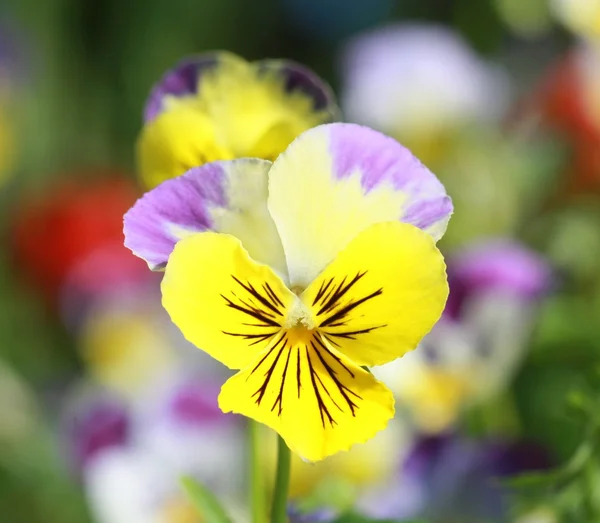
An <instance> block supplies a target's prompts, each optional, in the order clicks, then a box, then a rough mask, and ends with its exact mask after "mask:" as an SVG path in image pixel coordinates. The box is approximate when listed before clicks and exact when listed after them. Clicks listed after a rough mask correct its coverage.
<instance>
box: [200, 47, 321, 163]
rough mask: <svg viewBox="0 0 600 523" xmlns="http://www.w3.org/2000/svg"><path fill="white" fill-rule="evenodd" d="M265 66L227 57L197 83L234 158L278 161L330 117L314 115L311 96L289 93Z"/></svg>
mask: <svg viewBox="0 0 600 523" xmlns="http://www.w3.org/2000/svg"><path fill="white" fill-rule="evenodd" d="M262 64H263V62H257V63H255V64H251V63H249V62H246V61H245V60H242V59H241V58H239V57H237V56H235V55H231V54H229V53H226V54H223V55H221V59H220V61H219V65H218V66H217V67H215V68H214V69H212V70H210V71H207V72H206V73H205V74H203V75H202V76H201V78H200V81H199V83H198V100H199V101H200V102H201V103H202V106H203V107H204V108H205V110H206V111H207V114H208V115H209V116H210V118H211V120H212V121H213V122H215V126H216V132H217V137H218V139H219V140H221V141H222V143H226V144H227V146H228V148H229V149H230V150H231V151H232V153H233V154H234V155H235V157H240V156H252V157H258V158H264V159H274V158H276V157H277V156H278V155H279V153H280V152H282V151H283V150H284V149H285V148H286V147H287V146H288V145H289V144H290V142H291V141H292V140H293V139H294V138H296V136H298V135H299V134H300V133H302V132H303V131H305V130H307V129H310V128H311V127H314V126H315V125H318V124H319V123H322V122H324V121H326V120H327V119H328V118H329V117H330V115H329V114H328V113H326V112H324V111H322V112H318V111H314V109H313V103H314V102H313V100H312V99H311V98H310V97H309V96H308V95H305V94H303V93H301V92H293V93H288V92H287V91H286V88H285V85H284V78H283V77H282V75H281V74H277V73H276V71H272V72H271V71H268V70H264V69H263V70H261V65H262Z"/></svg>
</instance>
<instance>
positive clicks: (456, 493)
mask: <svg viewBox="0 0 600 523" xmlns="http://www.w3.org/2000/svg"><path fill="white" fill-rule="evenodd" d="M550 465H551V459H550V457H549V455H548V454H547V453H546V452H545V450H544V449H543V448H541V447H540V446H538V445H536V444H532V443H529V442H523V441H500V440H486V441H475V440H468V439H463V438H461V437H459V436H457V435H454V434H443V435H438V436H429V437H422V438H419V439H418V440H417V441H416V442H415V445H414V447H413V449H412V451H411V452H409V454H408V456H407V457H406V459H405V461H404V464H403V466H402V474H401V483H400V485H399V487H396V488H395V489H394V490H393V491H389V492H387V493H386V494H385V495H383V496H382V497H380V499H379V500H378V502H377V503H376V504H372V506H371V507H370V509H369V512H370V515H371V516H373V517H391V518H410V517H423V518H426V520H427V521H429V522H432V523H439V522H443V523H480V522H481V521H490V522H492V521H504V518H505V517H506V510H507V502H508V496H509V495H510V492H509V490H508V489H507V488H506V487H505V486H503V484H502V483H501V480H502V479H503V478H507V477H510V476H513V475H515V474H519V473H523V472H527V471H535V470H543V469H546V468H548V467H550ZM407 497H410V498H411V499H407Z"/></svg>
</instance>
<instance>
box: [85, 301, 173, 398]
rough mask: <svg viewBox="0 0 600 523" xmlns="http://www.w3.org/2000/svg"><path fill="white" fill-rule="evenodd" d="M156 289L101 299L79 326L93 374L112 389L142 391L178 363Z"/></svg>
mask: <svg viewBox="0 0 600 523" xmlns="http://www.w3.org/2000/svg"><path fill="white" fill-rule="evenodd" d="M156 298H157V295H156V294H155V293H148V292H146V293H141V294H138V295H134V296H130V297H126V296H123V295H121V294H117V295H116V296H115V297H114V298H113V299H108V300H106V301H103V302H100V303H97V304H96V305H95V306H94V307H93V308H92V309H90V310H89V311H88V314H87V315H86V317H85V319H84V320H83V321H82V322H81V325H80V328H79V331H78V339H79V341H78V345H79V348H80V351H81V356H82V359H83V361H84V363H85V364H86V367H87V371H88V372H89V374H90V375H91V376H92V377H93V378H94V379H95V380H96V381H97V382H98V383H100V384H102V385H103V386H105V387H107V388H108V389H110V390H112V391H115V392H118V393H119V394H121V395H124V396H126V397H130V398H133V397H140V396H142V395H144V394H145V393H147V392H148V390H151V389H153V388H154V387H156V386H157V383H160V382H161V381H162V380H166V379H167V376H168V375H169V373H170V372H174V369H176V367H177V366H178V365H179V364H180V362H181V358H180V357H179V355H178V354H177V353H176V351H175V347H174V344H173V339H172V338H171V336H170V333H169V331H168V329H167V325H166V322H167V321H168V319H167V318H166V317H164V316H163V315H162V314H161V312H162V311H160V310H159V309H157V308H156V307H155V306H154V303H153V301H152V300H153V299H156Z"/></svg>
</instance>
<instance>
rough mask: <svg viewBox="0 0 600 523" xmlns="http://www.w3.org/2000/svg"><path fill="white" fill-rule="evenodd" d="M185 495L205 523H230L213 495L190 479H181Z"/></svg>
mask: <svg viewBox="0 0 600 523" xmlns="http://www.w3.org/2000/svg"><path fill="white" fill-rule="evenodd" d="M181 484H182V486H183V489H184V490H185V493H186V494H187V496H188V497H189V499H190V501H191V502H192V503H193V504H194V507H195V508H196V510H197V511H198V514H199V515H200V516H201V517H202V518H203V521H205V522H206V523H232V521H231V519H230V518H229V516H228V515H227V513H226V512H225V509H224V508H223V507H222V506H221V504H220V503H219V500H218V499H217V498H216V497H215V495H214V494H213V493H212V492H210V491H209V490H207V489H206V488H204V486H202V485H201V484H200V483H198V482H197V481H196V480H194V479H193V478H190V477H185V478H182V480H181Z"/></svg>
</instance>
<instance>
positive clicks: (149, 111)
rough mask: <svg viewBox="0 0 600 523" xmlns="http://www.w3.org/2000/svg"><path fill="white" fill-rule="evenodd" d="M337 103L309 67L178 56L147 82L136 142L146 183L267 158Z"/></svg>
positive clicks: (223, 56)
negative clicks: (212, 164) (151, 83)
mask: <svg viewBox="0 0 600 523" xmlns="http://www.w3.org/2000/svg"><path fill="white" fill-rule="evenodd" d="M336 114H337V108H336V105H335V101H334V98H333V94H332V93H331V91H330V89H329V87H328V86H327V85H326V84H325V83H323V82H322V81H321V79H320V78H319V77H318V76H316V75H315V74H314V73H313V72H312V71H310V70H309V69H307V68H305V67H304V66H301V65H299V64H296V63H293V62H288V61H285V60H263V61H259V62H253V63H248V62H246V61H245V60H243V59H242V58H239V57H237V56H235V55H233V54H230V53H225V52H220V53H211V54H205V55H200V56H197V57H194V58H191V59H186V60H184V61H182V62H181V63H180V64H178V65H177V66H176V67H175V69H173V70H172V71H169V72H168V73H167V74H166V75H165V76H164V77H163V78H162V80H161V81H160V82H159V83H158V85H156V86H155V87H154V89H153V90H152V92H151V94H150V98H149V99H148V102H147V104H146V109H145V114H144V120H145V124H144V128H143V130H142V133H141V135H140V139H139V142H138V165H139V170H140V175H141V178H142V181H143V182H144V184H145V185H146V187H148V188H152V187H155V186H157V185H158V184H159V183H161V182H163V181H165V180H168V179H169V178H173V177H175V176H178V175H181V174H183V173H184V172H185V171H187V170H188V169H191V168H192V167H197V166H200V165H202V164H204V163H206V162H212V161H215V160H228V159H232V158H240V157H249V156H251V157H256V158H265V159H269V160H274V159H275V158H276V157H277V156H278V155H279V153H280V152H282V151H283V150H284V149H285V148H286V147H287V146H288V145H289V143H290V142H291V141H292V140H293V139H294V138H296V136H298V135H299V134H300V133H301V132H303V131H305V130H307V129H309V128H311V127H314V126H316V125H318V124H320V123H323V122H328V121H331V120H333V119H334V118H335V116H336Z"/></svg>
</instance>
